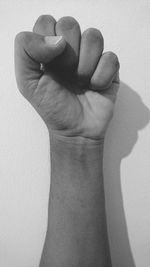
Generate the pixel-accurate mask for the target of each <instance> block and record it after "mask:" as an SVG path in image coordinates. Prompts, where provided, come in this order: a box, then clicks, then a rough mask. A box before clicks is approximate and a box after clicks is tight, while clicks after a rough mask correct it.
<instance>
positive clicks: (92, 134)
mask: <svg viewBox="0 0 150 267" xmlns="http://www.w3.org/2000/svg"><path fill="white" fill-rule="evenodd" d="M33 32H34V33H36V34H40V35H41V33H42V35H49V36H54V35H61V36H63V39H62V40H61V42H60V46H63V47H62V50H63V52H60V56H59V55H58V56H57V57H56V58H54V59H53V60H52V61H51V62H50V63H48V64H47V62H46V63H45V62H44V63H43V66H44V72H40V73H38V75H35V71H33V73H32V72H30V76H29V75H27V77H25V75H24V73H23V74H20V73H19V74H18V75H17V72H19V68H20V65H21V63H18V62H17V60H16V77H17V76H18V77H19V76H21V75H22V76H24V80H23V82H22V81H21V82H20V81H19V82H18V84H19V88H22V89H20V91H21V92H22V94H23V95H24V96H25V97H26V98H27V99H28V100H29V101H30V103H31V104H32V105H33V106H34V108H35V109H36V110H37V111H38V113H39V114H40V116H41V117H42V118H43V119H44V121H45V123H46V125H47V126H48V129H49V130H53V131H55V132H56V133H58V134H60V135H63V136H80V137H86V138H89V139H100V138H103V137H104V134H105V131H106V128H107V125H108V122H109V121H110V119H111V117H112V115H113V110H114V102H115V99H116V93H117V90H118V87H119V78H118V69H119V63H118V58H117V56H116V55H115V54H114V53H112V52H106V53H102V52H103V37H102V35H101V33H100V31H99V30H97V29H94V28H90V29H87V30H86V31H84V32H83V34H82V35H81V31H80V27H79V24H78V22H77V21H76V20H75V19H74V18H72V17H63V18H61V19H60V20H59V21H58V22H56V21H55V19H54V18H53V17H52V16H48V15H47V16H41V17H40V18H39V19H38V21H37V22H36V24H35V26H34V28H33ZM20 39H21V38H20V37H17V38H16V47H17V49H16V51H17V52H16V58H17V57H18V54H19V52H18V50H19V49H20V48H19V49H18V46H19V45H18V44H19V42H20ZM27 39H28V37H26V39H25V40H27ZM61 43H63V44H62V45H61ZM64 43H65V44H64ZM31 48H32V47H31V46H30V47H28V48H27V49H26V44H25V50H30V51H27V53H28V54H30V56H31V58H33V59H34V60H36V61H39V60H37V58H36V54H35V51H34V50H33V52H32V49H31ZM79 48H80V49H79ZM20 53H21V52H20ZM33 54H34V55H33ZM61 54H62V55H61ZM68 58H69V60H68ZM89 62H90V64H89ZM34 64H35V63H34ZM34 67H35V66H34ZM30 68H31V69H33V68H32V64H31V67H30ZM38 69H39V63H38V64H37V66H36V71H37V70H38ZM18 80H19V79H18ZM24 84H25V86H23V85H24ZM28 92H29V93H28ZM31 92H32V94H31Z"/></svg>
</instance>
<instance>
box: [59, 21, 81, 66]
mask: <svg viewBox="0 0 150 267" xmlns="http://www.w3.org/2000/svg"><path fill="white" fill-rule="evenodd" d="M55 31H56V35H62V36H63V37H64V39H65V40H66V42H67V45H66V48H65V51H64V53H63V55H62V56H61V59H60V64H61V66H63V67H67V68H70V67H75V66H77V64H78V58H79V46H80V38H81V37H80V36H81V32H80V26H79V24H78V22H77V21H76V20H75V19H74V18H72V17H62V18H61V19H60V20H59V21H58V22H57V23H56V29H55Z"/></svg>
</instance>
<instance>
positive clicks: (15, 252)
mask: <svg viewBox="0 0 150 267" xmlns="http://www.w3.org/2000/svg"><path fill="white" fill-rule="evenodd" d="M41 14H51V15H53V16H54V17H55V18H56V19H59V18H60V17H62V16H65V15H71V16H73V17H75V18H76V19H77V20H78V21H79V23H80V25H81V29H82V31H83V30H84V29H86V28H88V27H96V28H99V29H100V30H101V32H102V34H103V36H104V38H105V51H107V50H112V51H114V52H116V53H117V54H118V56H119V59H120V63H121V70H120V73H121V87H120V91H119V94H118V99H117V103H116V109H115V114H114V118H113V120H112V122H111V124H110V126H109V129H108V131H107V135H106V139H105V150H104V178H105V191H106V207H107V220H108V229H109V240H110V247H111V256H112V261H113V266H114V267H147V266H150V127H149V121H150V110H149V109H150V51H149V50H150V2H149V0H147V1H146V0H132V1H131V0H126V1H125V0H112V1H108V0H99V1H98V0H88V1H87V0H79V1H78V0H75V1H71V0H68V1H67V0H64V1H63V0H53V1H52V0H43V1H41V0H30V1H29V0H26V1H22V0H13V1H11V0H10V1H8V0H5V1H4V0H3V1H2V0H0V266H1V267H37V266H38V264H39V259H40V255H41V251H42V247H43V242H44V237H45V231H46V223H47V201H48V194H49V185H50V178H49V175H50V165H49V162H50V159H49V139H48V132H47V128H46V126H45V124H44V122H43V121H42V120H41V118H40V117H39V116H38V114H37V113H36V112H35V110H34V109H33V108H32V106H31V105H30V104H29V103H28V102H27V101H26V100H25V99H24V98H23V97H22V96H21V94H20V93H19V91H18V89H17V86H16V81H15V75H14V60H13V51H14V38H15V35H16V34H17V33H18V32H20V31H26V30H27V31H31V30H32V26H33V24H34V22H35V20H36V19H37V17H38V16H39V15H41Z"/></svg>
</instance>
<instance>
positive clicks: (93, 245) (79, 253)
mask: <svg viewBox="0 0 150 267" xmlns="http://www.w3.org/2000/svg"><path fill="white" fill-rule="evenodd" d="M50 140H51V191H50V200H49V208H48V213H49V215H48V218H49V219H48V229H47V235H46V241H45V245H44V250H43V254H42V259H41V264H40V267H48V266H61V267H63V266H64V267H72V266H82V267H87V266H90V267H96V266H98V267H105V266H106V267H110V266H111V263H110V254H109V247H108V238H107V228H106V216H105V199H104V185H103V174H102V168H103V167H102V161H103V139H102V140H99V141H89V140H84V139H82V138H75V139H73V140H72V139H71V140H70V138H68V137H64V138H62V137H59V136H57V135H54V134H52V135H51V137H50Z"/></svg>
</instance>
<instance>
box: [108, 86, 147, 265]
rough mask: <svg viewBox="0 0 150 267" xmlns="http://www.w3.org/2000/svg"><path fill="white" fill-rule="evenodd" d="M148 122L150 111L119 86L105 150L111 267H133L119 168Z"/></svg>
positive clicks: (128, 91)
mask: <svg viewBox="0 0 150 267" xmlns="http://www.w3.org/2000/svg"><path fill="white" fill-rule="evenodd" d="M149 121H150V110H149V109H148V108H147V107H146V106H145V105H144V103H143V102H142V99H141V97H140V96H139V95H138V94H137V93H136V92H135V91H134V90H133V89H131V88H130V87H129V86H128V85H126V84H125V83H122V82H121V85H120V91H119V93H118V99H117V102H116V109H115V114H114V118H113V120H112V122H111V123H110V128H109V130H108V131H107V134H106V138H105V146H104V178H105V192H106V209H107V219H108V230H109V237H110V247H111V256H112V262H113V266H115V267H120V266H121V267H127V266H128V267H135V263H134V259H133V256H132V251H131V247H130V243H129V238H128V230H127V224H126V218H125V213H124V207H123V199H122V192H121V176H120V165H121V161H122V159H123V158H125V157H127V156H128V155H129V154H130V153H131V151H132V149H133V147H134V146H135V144H136V142H137V140H138V132H139V131H140V130H142V129H143V128H144V127H146V125H147V124H148V123H149Z"/></svg>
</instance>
